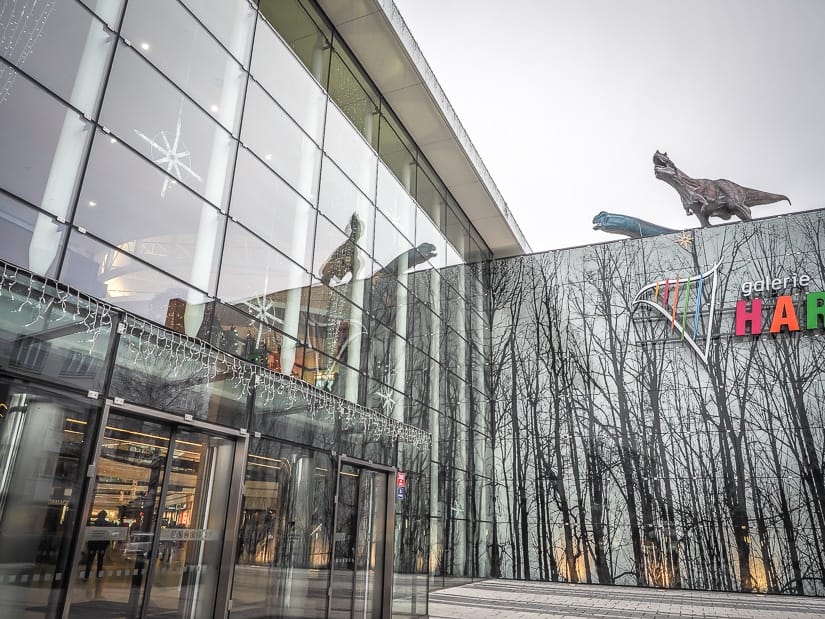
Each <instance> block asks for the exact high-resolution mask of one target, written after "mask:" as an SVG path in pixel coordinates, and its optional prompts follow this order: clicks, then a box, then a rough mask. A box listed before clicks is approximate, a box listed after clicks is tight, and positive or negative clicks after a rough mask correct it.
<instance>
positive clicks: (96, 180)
mask: <svg viewBox="0 0 825 619" xmlns="http://www.w3.org/2000/svg"><path fill="white" fill-rule="evenodd" d="M174 181H175V179H174V178H172V177H170V176H167V175H166V174H164V173H163V172H161V171H160V170H158V169H157V168H156V167H155V166H153V165H151V164H150V163H148V162H146V161H145V160H143V159H141V158H140V157H137V156H136V155H135V154H134V153H133V152H132V151H131V150H129V149H127V148H126V147H124V146H123V145H122V144H120V143H119V142H117V140H113V139H111V138H110V137H109V136H106V135H105V134H104V133H103V132H98V134H97V136H96V138H95V141H94V144H93V145H92V154H91V156H90V158H89V165H88V168H87V169H86V177H85V180H84V183H83V188H82V190H81V192H80V199H79V200H78V205H77V212H76V214H75V224H77V225H78V226H83V227H85V228H86V229H87V230H88V231H89V232H92V233H93V234H95V235H96V236H98V237H101V238H102V239H104V240H105V241H108V242H109V243H111V244H112V245H115V246H117V247H118V248H119V249H121V250H123V251H125V252H127V253H129V254H132V255H134V256H137V257H138V258H141V259H143V260H145V261H146V262H148V263H150V264H152V265H154V266H156V267H158V268H160V269H162V270H164V271H166V272H167V273H171V274H172V275H175V276H177V277H179V278H180V279H182V280H184V281H186V282H189V283H191V284H192V285H193V286H195V287H197V288H200V289H201V290H204V291H206V292H214V290H215V281H216V278H217V269H218V260H219V258H220V246H221V241H222V235H223V228H224V220H225V218H224V216H223V215H221V213H220V212H219V211H218V210H217V209H215V208H214V207H213V206H211V205H210V204H208V203H207V202H204V201H203V199H201V198H199V197H198V196H197V195H196V194H194V193H192V192H191V191H189V189H187V188H186V187H183V186H182V185H180V184H177V183H175V182H174ZM167 183H169V184H168V186H167V189H166V194H165V195H164V196H163V197H161V196H160V195H159V194H158V189H159V188H161V187H163V186H164V185H166V184H167ZM161 191H162V190H161Z"/></svg>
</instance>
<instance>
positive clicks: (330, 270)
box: [313, 216, 373, 303]
mask: <svg viewBox="0 0 825 619" xmlns="http://www.w3.org/2000/svg"><path fill="white" fill-rule="evenodd" d="M355 217H357V216H355ZM350 219H351V224H350V225H349V226H348V227H347V233H346V234H345V233H343V232H341V231H340V230H339V229H338V228H336V227H335V226H333V225H332V224H331V223H330V222H329V221H327V219H326V218H325V217H323V216H321V217H319V218H318V225H317V227H316V232H315V256H314V258H313V264H314V268H313V271H314V273H315V274H316V275H317V276H318V278H319V279H320V280H321V281H322V282H324V283H325V284H329V285H331V286H334V287H341V286H346V287H347V288H346V290H345V291H343V292H344V294H346V295H347V296H351V294H350V293H351V289H352V285H351V284H352V283H353V280H364V279H366V278H368V277H369V276H370V275H371V274H372V272H373V268H372V265H371V262H372V261H371V260H370V259H369V256H368V255H367V254H366V252H365V251H364V250H363V249H361V248H360V247H359V246H358V245H356V244H355V241H356V239H359V238H360V237H359V234H360V233H361V229H360V221H361V220H360V219H356V220H352V218H350ZM353 223H354V225H352V224H353ZM362 287H363V285H362ZM360 296H361V300H359V299H354V300H355V301H358V302H359V303H362V302H363V301H362V300H363V293H361V295H360Z"/></svg>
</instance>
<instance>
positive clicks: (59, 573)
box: [0, 380, 96, 617]
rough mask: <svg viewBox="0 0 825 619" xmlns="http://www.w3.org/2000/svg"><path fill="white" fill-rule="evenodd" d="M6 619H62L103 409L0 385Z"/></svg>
mask: <svg viewBox="0 0 825 619" xmlns="http://www.w3.org/2000/svg"><path fill="white" fill-rule="evenodd" d="M0 404H2V405H3V411H2V412H3V415H2V416H0V616H3V617H30V616H34V615H33V614H31V613H32V611H33V609H37V611H39V614H38V615H37V616H49V617H55V616H58V615H59V608H58V607H57V605H56V602H57V600H58V598H59V596H58V595H56V594H59V592H60V590H61V589H63V588H64V587H65V586H66V583H67V582H68V571H69V563H70V559H69V542H70V540H71V537H72V531H73V529H74V527H75V524H76V520H77V517H78V511H79V510H78V507H79V506H78V501H79V499H80V496H81V487H82V484H83V480H84V477H85V471H86V467H87V465H88V462H89V458H90V454H89V452H90V440H89V438H90V437H89V434H90V430H91V428H92V427H93V425H94V419H95V408H96V407H95V406H93V403H91V402H90V401H89V400H85V401H84V400H76V399H75V398H74V396H71V395H69V394H67V393H57V392H50V391H45V390H41V389H35V388H33V387H31V386H29V385H25V384H22V383H15V382H9V381H6V380H3V381H0Z"/></svg>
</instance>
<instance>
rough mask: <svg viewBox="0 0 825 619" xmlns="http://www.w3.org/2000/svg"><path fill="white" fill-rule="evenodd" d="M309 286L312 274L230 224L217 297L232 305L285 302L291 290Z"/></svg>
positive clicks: (233, 224)
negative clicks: (263, 299)
mask: <svg viewBox="0 0 825 619" xmlns="http://www.w3.org/2000/svg"><path fill="white" fill-rule="evenodd" d="M308 285H309V274H308V273H306V272H305V271H303V270H302V269H301V268H300V267H298V266H297V265H295V264H293V263H292V262H290V261H289V259H287V258H286V257H285V256H283V255H281V254H280V253H279V252H277V251H275V250H274V249H272V248H271V247H269V246H268V245H267V244H266V243H264V242H263V241H261V240H259V239H257V238H255V237H254V236H253V235H252V234H250V233H249V232H247V231H246V230H244V229H243V228H241V227H240V226H239V225H238V224H236V223H234V222H229V226H228V228H227V230H226V245H225V247H224V255H223V262H222V263H221V280H220V285H219V287H218V296H219V297H220V298H221V300H222V301H224V302H226V303H230V304H234V303H244V302H247V301H249V300H251V299H254V298H255V297H269V298H271V299H272V300H273V302H275V303H279V304H281V305H283V304H284V303H286V300H287V296H288V292H289V291H290V290H298V291H300V290H301V289H302V288H303V287H305V286H308Z"/></svg>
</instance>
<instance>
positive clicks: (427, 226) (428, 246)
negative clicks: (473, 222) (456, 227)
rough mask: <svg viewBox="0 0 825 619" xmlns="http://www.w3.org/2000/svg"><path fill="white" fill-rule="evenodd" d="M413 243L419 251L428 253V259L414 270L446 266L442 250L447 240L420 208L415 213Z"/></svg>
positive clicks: (443, 250)
mask: <svg viewBox="0 0 825 619" xmlns="http://www.w3.org/2000/svg"><path fill="white" fill-rule="evenodd" d="M415 244H416V247H418V249H419V251H421V252H426V253H427V254H428V255H429V260H427V262H422V263H421V264H419V265H418V266H417V267H416V270H418V271H423V270H426V269H432V268H437V269H441V268H444V267H445V266H446V262H447V261H446V259H445V257H444V252H445V248H446V244H447V241H446V239H445V238H444V235H443V234H442V233H441V232H440V230H439V228H438V226H436V224H435V223H434V222H433V221H432V220H431V219H430V218H429V216H428V215H427V214H426V213H425V212H424V211H423V210H421V209H418V210H417V211H416V213H415Z"/></svg>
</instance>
